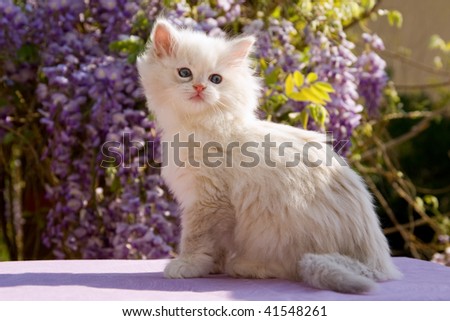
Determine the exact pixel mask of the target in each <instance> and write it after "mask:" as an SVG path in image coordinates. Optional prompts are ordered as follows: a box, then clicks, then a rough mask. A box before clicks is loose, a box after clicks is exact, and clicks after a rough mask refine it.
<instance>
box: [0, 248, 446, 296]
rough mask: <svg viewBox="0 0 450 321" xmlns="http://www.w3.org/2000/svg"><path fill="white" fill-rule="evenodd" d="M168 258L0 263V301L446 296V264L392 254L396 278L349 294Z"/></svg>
mask: <svg viewBox="0 0 450 321" xmlns="http://www.w3.org/2000/svg"><path fill="white" fill-rule="evenodd" d="M167 262H168V260H67V261H23V262H0V300H3V301H4V300H33V301H34V300H83V301H86V300H87V301H91V300H133V301H139V300H159V301H166V300H170V301H174V300H175V301H197V300H201V301H229V300H260V301H282V300H290V301H315V300H321V301H328V300H333V301H337V300H346V301H353V300H370V301H379V300H383V301H390V300H397V301H403V300H413V301H416V300H450V268H448V267H444V266H441V265H438V264H436V263H431V262H426V261H420V260H415V259H410V258H402V257H400V258H394V262H395V264H396V265H397V266H398V267H399V269H400V270H401V271H402V273H403V274H404V277H403V279H402V280H398V281H388V282H383V283H379V284H378V288H377V289H375V290H374V291H372V292H370V293H366V294H362V295H350V294H342V293H336V292H332V291H324V290H316V289H312V288H309V287H306V286H304V285H302V284H301V283H299V282H293V281H287V280H276V279H270V280H250V279H233V278H230V277H228V276H225V275H214V276H210V277H208V278H197V279H178V280H174V279H164V277H163V270H164V267H165V265H166V264H167Z"/></svg>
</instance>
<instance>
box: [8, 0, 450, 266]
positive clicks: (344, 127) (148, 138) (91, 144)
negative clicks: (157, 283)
mask: <svg viewBox="0 0 450 321" xmlns="http://www.w3.org/2000/svg"><path fill="white" fill-rule="evenodd" d="M449 9H450V4H449V3H448V1H446V0H434V1H432V2H424V1H420V0H409V1H401V0H390V1H387V0H386V1H383V0H354V1H351V0H347V1H333V0H298V1H293V2H292V1H289V2H288V1H266V0H264V1H241V0H216V1H175V0H164V1H154V0H141V1H139V0H138V1H132V0H95V1H94V0H73V1H67V0H0V260H2V261H7V260H29V259H75V258H86V259H107V258H118V259H151V258H163V257H169V256H171V255H174V254H175V253H176V250H177V243H178V240H179V235H180V233H179V211H178V206H177V204H176V201H175V200H174V199H173V198H172V197H171V195H170V193H169V192H168V190H167V188H166V187H165V185H164V182H163V180H162V179H161V177H160V175H159V172H160V171H159V164H160V152H159V133H158V130H157V127H156V126H155V122H154V119H153V116H152V115H151V114H149V113H148V111H147V109H146V106H145V100H144V97H143V95H142V91H141V90H140V88H139V79H138V76H137V71H136V68H135V60H136V57H137V55H139V53H140V52H142V50H143V48H144V47H145V43H146V41H147V39H148V36H149V32H150V30H151V27H152V25H153V23H154V21H155V19H156V18H157V17H158V16H159V15H161V14H163V15H165V16H166V17H167V18H168V19H169V20H171V21H172V22H173V23H174V24H176V25H178V26H180V27H190V28H194V29H197V30H202V31H204V32H207V33H208V34H210V35H213V36H221V35H231V36H233V35H238V34H242V33H246V34H253V35H255V36H256V37H257V43H256V45H255V53H254V58H255V59H254V61H255V70H256V72H257V73H258V74H259V75H260V76H261V77H263V78H264V88H263V90H262V92H261V98H260V101H261V108H260V110H259V111H258V115H259V116H260V117H261V118H264V119H268V120H271V121H274V122H282V123H286V124H289V125H292V126H297V127H300V128H308V129H312V130H318V131H323V132H331V133H332V134H333V138H334V145H333V146H334V148H335V150H336V151H337V152H338V153H340V154H341V155H343V156H345V157H347V159H348V160H349V163H350V164H351V166H352V167H353V168H355V170H357V171H358V172H359V173H360V174H361V175H362V176H363V177H364V179H365V180H366V182H367V185H368V187H369V189H370V191H371V193H372V194H373V196H374V202H375V205H376V208H377V212H378V214H379V217H380V221H381V223H382V226H383V229H384V232H385V234H386V235H387V237H388V239H389V242H390V245H391V248H392V252H393V255H398V256H410V257H415V258H419V259H423V260H432V261H434V262H436V263H439V264H444V265H450V247H449V244H450V242H449V235H450V218H449V214H450V28H448V15H447V12H448V10H449ZM111 142H112V143H111Z"/></svg>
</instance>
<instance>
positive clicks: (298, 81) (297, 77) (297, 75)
mask: <svg viewBox="0 0 450 321" xmlns="http://www.w3.org/2000/svg"><path fill="white" fill-rule="evenodd" d="M294 83H295V86H297V87H301V86H303V84H304V83H305V77H304V76H303V75H302V73H301V72H300V71H298V70H296V71H295V72H294Z"/></svg>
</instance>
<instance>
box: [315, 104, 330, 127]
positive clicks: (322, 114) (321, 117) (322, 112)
mask: <svg viewBox="0 0 450 321" xmlns="http://www.w3.org/2000/svg"><path fill="white" fill-rule="evenodd" d="M317 109H318V110H317V123H318V124H319V126H320V127H321V128H324V127H325V121H326V120H327V116H328V110H327V109H326V108H325V107H324V106H322V105H319V106H318V107H317Z"/></svg>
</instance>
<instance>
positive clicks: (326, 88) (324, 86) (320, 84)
mask: <svg viewBox="0 0 450 321" xmlns="http://www.w3.org/2000/svg"><path fill="white" fill-rule="evenodd" d="M312 86H314V87H315V88H317V89H318V90H320V91H324V92H327V93H334V88H333V86H331V85H330V84H329V83H327V82H324V81H317V82H315V83H314V84H313V85H312Z"/></svg>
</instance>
